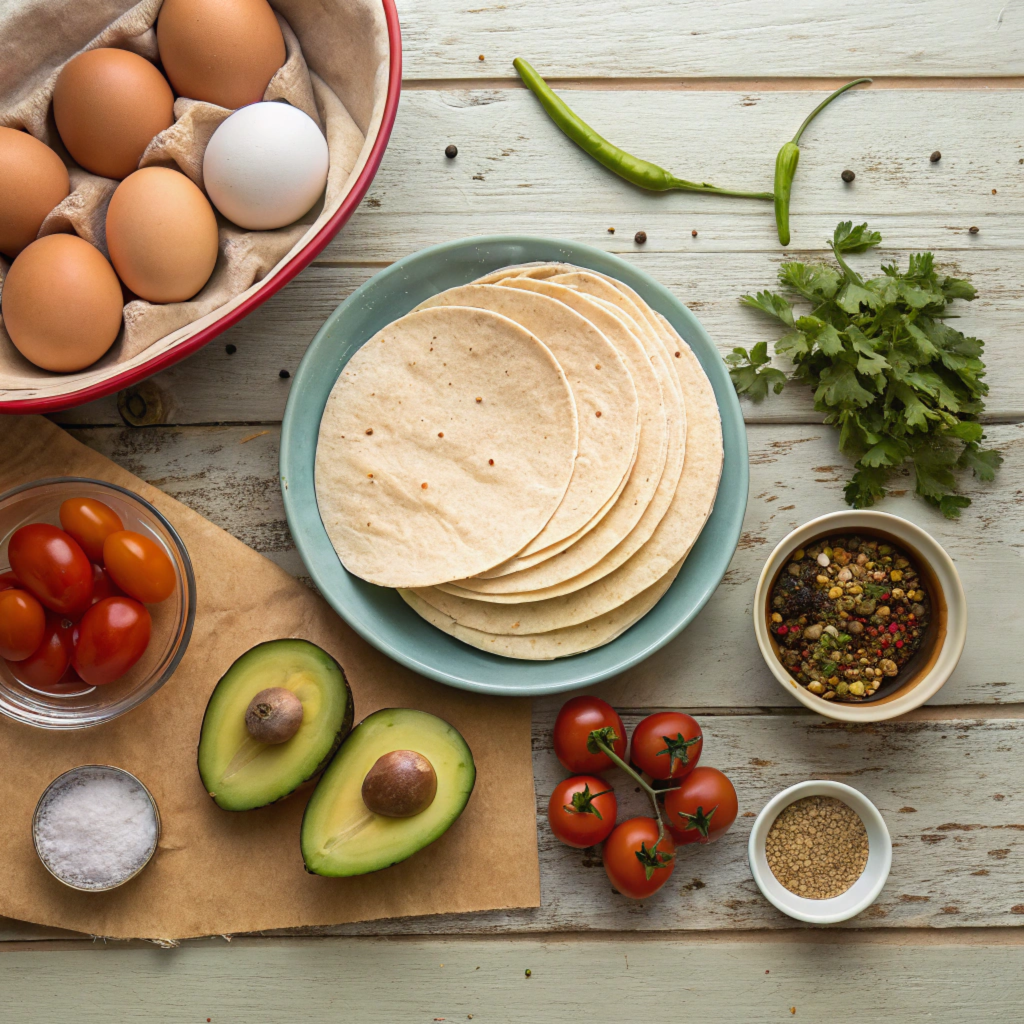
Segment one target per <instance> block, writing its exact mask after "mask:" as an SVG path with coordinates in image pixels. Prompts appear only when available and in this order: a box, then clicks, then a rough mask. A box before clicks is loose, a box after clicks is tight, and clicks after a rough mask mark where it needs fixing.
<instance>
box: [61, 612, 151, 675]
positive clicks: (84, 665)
mask: <svg viewBox="0 0 1024 1024" xmlns="http://www.w3.org/2000/svg"><path fill="white" fill-rule="evenodd" d="M151 626H152V620H151V619H150V617H149V612H148V611H147V610H146V608H145V606H144V605H141V604H139V602H138V601H133V600H132V599H131V598H130V597H108V598H105V599H104V600H102V601H100V603H99V604H94V605H93V606H92V607H91V608H90V609H89V610H88V611H87V612H86V613H85V615H83V616H82V621H81V622H80V623H79V624H78V641H77V643H76V644H75V653H74V655H73V656H72V664H73V665H74V667H75V671H76V672H77V673H78V674H79V675H80V676H81V677H82V679H84V680H85V681H86V682H87V683H89V684H90V685H92V686H103V685H104V684H106V683H112V682H113V681H114V680H115V679H120V678H121V676H123V675H124V674H125V672H127V671H128V669H130V668H131V667H132V665H134V664H135V662H137V661H138V660H139V658H141V657H142V655H143V653H144V652H145V650H146V645H147V644H148V643H149V633H150V629H151Z"/></svg>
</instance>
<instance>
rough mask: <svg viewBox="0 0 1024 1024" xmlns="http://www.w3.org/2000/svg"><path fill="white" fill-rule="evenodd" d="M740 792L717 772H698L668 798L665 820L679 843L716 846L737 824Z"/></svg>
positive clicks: (703, 770)
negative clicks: (734, 823) (737, 793)
mask: <svg viewBox="0 0 1024 1024" xmlns="http://www.w3.org/2000/svg"><path fill="white" fill-rule="evenodd" d="M738 813H739V804H738V802H737V800H736V788H735V786H733V784H732V783H731V782H730V781H729V779H728V778H727V777H726V776H725V774H724V773H722V772H720V771H719V770H718V769H717V768H706V767H704V766H703V765H701V766H700V767H697V768H694V769H693V771H692V772H690V774H689V775H687V776H686V778H684V779H683V781H682V784H681V785H680V786H679V788H678V789H672V790H669V791H668V795H667V796H666V797H665V818H666V819H667V821H668V826H669V831H670V832H671V833H672V838H673V839H674V840H675V841H676V842H677V843H679V844H680V845H681V844H683V843H713V842H714V841H715V840H716V839H717V838H718V837H719V836H721V835H724V834H725V833H726V832H727V831H728V830H729V826H730V825H731V824H732V823H733V822H734V821H735V820H736V815H737V814H738Z"/></svg>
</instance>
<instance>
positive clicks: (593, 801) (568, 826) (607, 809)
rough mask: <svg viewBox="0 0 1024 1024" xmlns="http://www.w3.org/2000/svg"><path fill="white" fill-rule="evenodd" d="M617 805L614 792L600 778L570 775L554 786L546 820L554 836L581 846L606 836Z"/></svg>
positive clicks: (611, 827)
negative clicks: (569, 777) (570, 776)
mask: <svg viewBox="0 0 1024 1024" xmlns="http://www.w3.org/2000/svg"><path fill="white" fill-rule="evenodd" d="M618 809H619V807H618V801H617V800H616V799H615V793H614V791H613V790H612V787H611V786H609V785H608V783H607V782H605V781H604V779H599V778H597V776H595V775H574V776H573V777H572V778H571V779H566V780H565V781H564V782H560V783H559V784H558V785H557V786H555V791H554V792H553V793H552V794H551V799H550V800H549V801H548V823H549V824H550V825H551V831H552V832H554V834H555V837H556V838H557V839H560V840H561V841H562V842H563V843H565V845H566V846H574V847H576V849H578V850H582V849H585V848H586V847H588V846H596V845H597V844H598V843H601V842H604V840H605V839H607V838H608V834H609V833H610V832H611V830H612V829H613V828H615V816H616V814H618Z"/></svg>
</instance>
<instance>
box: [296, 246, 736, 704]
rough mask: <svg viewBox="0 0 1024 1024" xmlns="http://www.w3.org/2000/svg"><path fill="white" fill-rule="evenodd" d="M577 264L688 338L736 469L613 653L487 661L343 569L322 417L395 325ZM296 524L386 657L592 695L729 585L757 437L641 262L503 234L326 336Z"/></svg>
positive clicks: (310, 369)
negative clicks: (323, 482) (322, 486)
mask: <svg viewBox="0 0 1024 1024" xmlns="http://www.w3.org/2000/svg"><path fill="white" fill-rule="evenodd" d="M537 260H542V261H544V262H551V263H555V262H560V263H575V264H577V265H579V266H581V267H589V268H590V269H592V270H597V271H600V272H601V273H604V274H608V275H610V276H612V277H616V278H618V279H619V280H621V281H624V282H625V283H626V284H628V285H629V286H630V287H631V288H633V289H635V290H636V291H637V292H639V293H640V295H642V296H643V298H644V299H645V300H646V301H647V302H648V303H649V304H650V305H651V306H652V307H653V308H654V309H656V310H658V312H660V313H662V314H663V315H664V316H665V317H667V318H668V320H669V321H670V322H671V324H672V326H673V327H675V329H676V330H677V331H678V332H679V333H680V334H681V335H682V336H683V337H684V338H685V339H686V341H687V342H688V343H689V344H690V346H691V347H692V349H693V351H694V352H695V353H696V355H697V358H698V359H699V360H700V362H701V365H702V366H703V367H704V371H705V372H706V373H707V375H708V377H709V378H710V380H711V384H712V386H713V387H714V389H715V396H716V398H717V399H718V407H719V409H720V410H721V414H722V431H723V434H724V439H725V465H724V467H723V470H722V482H721V484H720V485H719V489H718V498H717V500H716V502H715V508H714V511H713V512H712V514H711V517H710V518H709V519H708V522H707V525H706V526H705V527H704V531H703V532H702V533H701V535H700V538H699V539H698V541H697V543H696V544H695V545H694V548H693V550H692V551H691V552H690V555H689V557H688V558H687V559H686V561H685V562H684V563H683V568H682V571H681V572H680V573H679V576H678V577H677V578H676V581H675V582H674V583H673V584H672V586H671V587H670V588H669V590H668V592H667V593H666V594H665V596H664V597H663V598H662V599H661V601H659V602H658V604H657V605H656V606H655V607H654V608H653V609H652V610H651V611H650V612H649V613H648V614H647V615H645V616H644V618H642V619H641V620H640V621H639V622H638V623H637V624H636V625H635V626H633V627H632V628H630V629H628V630H627V631H626V632H625V633H623V634H622V635H621V636H620V637H618V638H616V639H615V640H613V641H612V642H611V643H610V644H605V646H604V647H598V648H597V649H596V650H593V651H587V652H586V653H585V654H577V655H574V656H573V657H571V658H560V659H558V660H557V661H516V660H514V659H510V658H501V657H498V656H497V655H495V654H488V653H486V652H484V651H479V650H477V649H476V648H475V647H469V646H467V645H465V644H463V643H462V642H461V641H459V640H456V639H454V637H450V636H448V635H447V634H446V633H442V632H441V630H439V629H436V628H435V627H433V626H431V625H430V624H429V623H427V622H425V621H424V620H423V619H421V618H420V617H419V616H418V615H417V614H416V613H415V612H413V610H412V609H411V608H409V607H408V606H407V605H406V604H405V602H404V601H403V600H402V599H401V598H400V597H399V596H398V594H397V593H396V592H395V591H393V590H388V589H386V588H383V587H376V586H374V585H373V584H370V583H366V582H365V581H364V580H361V579H359V578H358V577H356V576H352V575H351V574H350V573H348V572H347V571H346V570H345V568H344V567H343V566H342V564H341V562H340V561H339V560H338V556H337V554H335V551H334V548H333V547H332V546H331V542H330V540H329V538H328V536H327V531H326V530H325V529H324V526H323V523H322V522H321V521H320V513H319V511H318V509H317V503H316V491H315V489H314V484H313V465H314V460H315V456H316V442H317V433H318V431H319V429H320V417H321V416H322V414H323V411H324V406H325V405H326V404H327V397H328V395H329V394H330V393H331V388H332V387H333V386H334V382H335V381H336V380H337V379H338V375H339V374H340V373H341V369H342V367H343V366H344V365H345V363H347V362H348V360H349V358H350V357H351V356H352V353H353V352H355V351H356V349H358V348H359V347H360V346H361V345H362V344H363V343H364V342H366V341H368V340H369V339H370V338H371V337H373V335H374V334H376V333H377V331H379V330H380V329H381V328H382V327H384V326H385V325H386V324H389V323H390V322H391V321H392V320H395V319H397V318H398V317H400V316H403V315H404V314H405V313H408V312H409V311H410V310H411V309H412V308H413V307H414V306H416V305H418V304H419V303H420V302H422V301H423V300H424V299H426V298H428V297H429V296H431V295H436V294H437V293H438V292H440V291H444V290H445V289H446V288H453V287H455V286H456V285H460V284H466V283H468V282H469V281H472V280H474V279H475V278H477V277H480V276H481V275H483V274H486V273H489V272H490V271H492V270H496V269H497V268H498V267H504V266H508V265H509V264H512V263H530V262H533V261H537ZM281 487H282V491H283V493H284V507H285V511H286V513H287V516H288V525H289V526H290V527H291V531H292V536H293V537H294V538H295V544H296V546H297V547H298V549H299V554H300V555H301V556H302V560H303V562H305V564H306V568H307V569H308V570H309V574H310V576H312V577H313V581H314V582H315V583H316V585H317V587H319V589H320V593H321V594H323V596H324V597H325V598H326V599H327V601H328V602H329V603H330V604H331V606H332V607H333V608H334V610H335V611H336V612H337V613H338V614H339V615H340V616H341V617H342V618H343V619H345V621H346V622H348V624H349V625H350V626H352V628H353V629H355V630H356V632H357V633H359V634H360V635H361V636H363V637H364V638H365V639H366V640H368V641H369V642H370V643H371V644H373V646H374V647H376V648H377V649H378V650H380V651H383V652H384V653H385V654H387V655H388V656H389V657H391V658H394V659H395V661H397V662H399V663H400V664H402V665H405V666H407V667H408V668H411V669H413V670H414V671H416V672H420V673H422V674H423V675H425V676H429V677H430V678H431V679H437V680H439V681H440V682H442V683H448V684H449V685H451V686H457V687H459V688H461V689H464V690H476V691H479V692H481V693H496V694H506V695H510V696H524V695H528V694H542V693H559V692H561V691H563V690H573V689H576V688H578V687H582V686H590V685H593V684H594V683H597V682H599V681H600V680H602V679H607V678H609V677H610V676H614V675H616V674H618V673H619V672H623V671H625V670H626V669H628V668H630V667H631V666H633V665H636V664H637V663H638V662H640V661H643V659H644V658H646V657H648V656H649V655H651V654H653V653H654V652H655V651H656V650H658V649H659V648H660V647H662V646H664V645H665V644H666V643H668V641H669V640H671V639H672V638H673V637H674V636H676V635H677V634H678V633H679V632H680V630H682V629H683V628H684V627H686V626H687V625H688V624H689V623H690V622H691V621H692V620H693V618H694V616H695V615H696V614H697V612H699V611H700V610H701V608H703V607H704V605H705V604H706V602H707V600H708V598H710V597H711V595H712V594H713V593H714V591H715V588H716V587H717V586H718V584H719V583H720V582H721V580H722V577H723V576H724V575H725V570H726V568H727V567H728V565H729V562H730V560H731V559H732V555H733V552H734V551H735V550H736V542H737V540H738V539H739V535H740V525H741V524H742V522H743V512H744V509H745V508H746V504H747V439H746V433H745V431H744V427H743V417H742V415H741V414H740V407H739V402H738V401H737V399H736V394H735V392H734V391H733V387H732V384H731V383H730V381H729V374H728V372H727V371H726V368H725V365H724V364H723V363H722V360H721V357H720V356H719V355H718V352H717V351H716V349H715V346H714V343H713V342H712V341H711V338H710V337H708V334H707V332H706V331H705V330H704V328H703V327H701V325H700V323H699V322H698V320H697V318H696V317H695V316H694V315H693V314H692V313H691V312H690V311H689V310H688V309H687V308H686V307H685V306H684V305H683V304H682V303H681V302H679V300H678V299H676V298H675V297H674V296H673V295H672V294H671V293H670V292H669V291H667V290H666V289H665V288H663V287H662V286H661V285H660V284H658V283H657V281H655V280H654V279H653V278H651V277H649V276H648V275H647V274H645V273H643V271H641V270H638V269H637V268H636V267H634V266H633V265H632V264H630V263H626V262H625V261H624V260H621V259H619V258H618V257H617V256H612V255H610V254H609V253H606V252H602V251H601V250H600V249H594V248H592V247H590V246H588V245H580V244H578V243H575V242H563V241H557V240H554V239H546V238H530V237H527V236H521V235H492V236H488V237H481V238H467V239H463V240H462V241H458V242H448V243H446V244H444V245H436V246H433V247H432V248H430V249H423V250H422V251H421V252H417V253H413V255H411V256H407V257H406V258H405V259H403V260H399V261H398V262H397V263H395V264H394V265H393V266H391V267H388V269H387V270H383V271H381V273H379V274H378V275H377V276H376V277H374V278H373V279H372V280H370V281H367V282H366V284H364V285H363V286H362V287H361V288H359V289H357V290H356V291H355V292H353V293H352V295H351V296H349V298H348V299H346V300H345V302H343V303H342V304H341V305H340V306H339V307H338V308H337V309H336V310H335V311H334V312H333V313H332V314H331V316H330V317H329V319H328V320H327V322H326V323H325V324H324V325H323V327H322V328H321V329H320V331H319V333H318V334H317V336H316V337H315V338H314V339H313V342H312V344H311V345H310V346H309V348H308V349H307V351H306V355H305V357H304V358H303V360H302V363H301V364H300V366H299V369H298V371H297V373H296V374H295V380H294V382H293V383H292V389H291V394H290V395H289V397H288V407H287V409H286V410H285V414H284V427H283V430H282V434H281Z"/></svg>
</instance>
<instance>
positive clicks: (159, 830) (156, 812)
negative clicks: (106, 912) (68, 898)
mask: <svg viewBox="0 0 1024 1024" xmlns="http://www.w3.org/2000/svg"><path fill="white" fill-rule="evenodd" d="M90 768H92V769H99V770H100V771H105V772H117V773H119V774H121V775H127V776H128V778H129V779H131V780H132V781H133V782H136V783H137V784H138V785H139V786H141V787H142V792H143V793H145V794H146V796H147V798H148V799H149V804H150V806H151V807H152V808H153V817H154V818H155V819H156V839H155V840H154V841H153V849H151V850H150V851H149V854H148V855H147V856H146V859H145V860H144V861H143V862H142V863H141V864H140V865H139V866H138V867H137V868H136V869H135V870H134V871H133V872H132V873H131V874H130V875H128V877H127V878H122V879H121V881H120V882H112V883H111V884H110V885H101V886H84V885H75V883H74V882H69V881H68V880H67V879H66V878H61V876H60V875H58V874H57V872H56V871H54V870H53V868H51V867H50V865H49V864H47V863H46V861H45V860H44V859H43V855H42V854H41V853H40V852H39V842H38V836H37V832H36V826H37V825H38V822H39V811H40V809H41V808H42V806H43V801H44V800H45V799H46V797H47V795H48V794H49V793H50V790H52V789H53V788H54V786H56V785H57V784H58V783H59V782H60V781H61V779H64V778H67V776H69V775H74V774H75V772H81V771H86V770H88V769H90ZM162 835H163V822H162V820H161V818H160V808H159V806H158V805H157V802H156V797H154V796H153V794H152V793H151V792H150V791H149V787H148V786H147V785H146V784H145V783H144V782H143V781H142V779H140V778H139V777H138V776H137V775H135V774H133V773H132V772H130V771H128V769H127V768H118V767H117V765H113V764H79V765H75V767H74V768H69V769H68V770H67V771H65V772H61V773H60V775H58V776H57V778H55V779H54V780H53V781H52V782H50V784H49V785H48V786H47V787H46V788H45V789H44V790H43V791H42V793H40V795H39V799H38V800H37V801H36V806H35V810H34V811H33V812H32V847H33V849H34V850H35V851H36V856H37V857H38V858H39V863H40V864H42V865H43V867H44V868H46V870H47V871H49V872H50V874H51V875H53V877H54V878H56V879H57V881H58V882H60V883H61V885H66V886H67V887H68V888H69V889H74V890H75V891H76V892H110V890H111V889H119V888H120V887H121V886H122V885H125V884H126V883H128V882H130V881H131V880H132V879H133V878H135V877H136V876H137V875H138V874H139V873H140V872H141V871H142V870H143V869H144V868H146V866H147V865H148V864H149V862H150V861H151V860H152V859H153V858H154V857H155V856H156V851H157V849H158V848H159V846H160V837H161V836H162Z"/></svg>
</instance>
